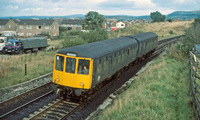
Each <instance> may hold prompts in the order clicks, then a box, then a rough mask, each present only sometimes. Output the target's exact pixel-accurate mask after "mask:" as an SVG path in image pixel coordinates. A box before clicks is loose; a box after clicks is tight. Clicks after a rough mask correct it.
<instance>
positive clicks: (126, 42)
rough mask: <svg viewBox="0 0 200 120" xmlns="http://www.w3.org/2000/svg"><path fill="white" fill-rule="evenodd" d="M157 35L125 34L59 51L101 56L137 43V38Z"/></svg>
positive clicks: (88, 56) (83, 55) (82, 55)
mask: <svg viewBox="0 0 200 120" xmlns="http://www.w3.org/2000/svg"><path fill="white" fill-rule="evenodd" d="M149 35H150V36H155V35H156V34H155V33H142V34H137V35H131V36H124V37H119V38H113V39H108V40H103V41H98V42H93V43H88V44H83V45H78V46H74V47H69V48H64V49H61V50H59V51H58V52H57V53H59V54H64V55H75V56H77V57H86V58H93V59H94V58H99V57H102V56H105V55H108V54H110V53H113V52H115V51H118V50H121V49H124V48H126V47H128V46H131V45H134V44H137V41H136V40H135V38H137V39H139V40H145V39H147V38H149V37H148V36H149Z"/></svg>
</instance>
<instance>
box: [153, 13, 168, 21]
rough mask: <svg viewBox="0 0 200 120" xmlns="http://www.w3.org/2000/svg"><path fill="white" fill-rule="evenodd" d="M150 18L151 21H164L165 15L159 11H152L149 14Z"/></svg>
mask: <svg viewBox="0 0 200 120" xmlns="http://www.w3.org/2000/svg"><path fill="white" fill-rule="evenodd" d="M150 15H151V19H152V20H153V22H164V21H165V15H162V14H161V13H160V12H158V11H156V12H152V13H151V14H150Z"/></svg>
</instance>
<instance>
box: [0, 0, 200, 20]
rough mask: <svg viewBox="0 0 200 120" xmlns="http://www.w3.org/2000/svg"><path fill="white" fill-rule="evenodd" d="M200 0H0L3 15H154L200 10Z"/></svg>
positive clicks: (0, 10) (0, 14)
mask: <svg viewBox="0 0 200 120" xmlns="http://www.w3.org/2000/svg"><path fill="white" fill-rule="evenodd" d="M199 6H200V0H0V16H1V17H4V16H32V15H36V16H65V15H73V14H83V15H85V14H87V13H88V12H89V11H97V12H98V13H100V14H103V15H131V16H141V15H150V13H151V12H155V11H159V12H161V14H164V15H167V14H169V13H172V12H174V11H196V10H200V7H199Z"/></svg>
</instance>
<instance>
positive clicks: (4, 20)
mask: <svg viewBox="0 0 200 120" xmlns="http://www.w3.org/2000/svg"><path fill="white" fill-rule="evenodd" d="M8 21H9V19H0V25H6V24H7V23H8Z"/></svg>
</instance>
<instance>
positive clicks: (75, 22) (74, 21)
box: [61, 19, 83, 24]
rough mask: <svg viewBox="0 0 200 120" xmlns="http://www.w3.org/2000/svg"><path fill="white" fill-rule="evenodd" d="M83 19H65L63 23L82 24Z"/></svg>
mask: <svg viewBox="0 0 200 120" xmlns="http://www.w3.org/2000/svg"><path fill="white" fill-rule="evenodd" d="M82 22H83V20H71V19H64V20H63V21H62V22H61V24H82Z"/></svg>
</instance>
